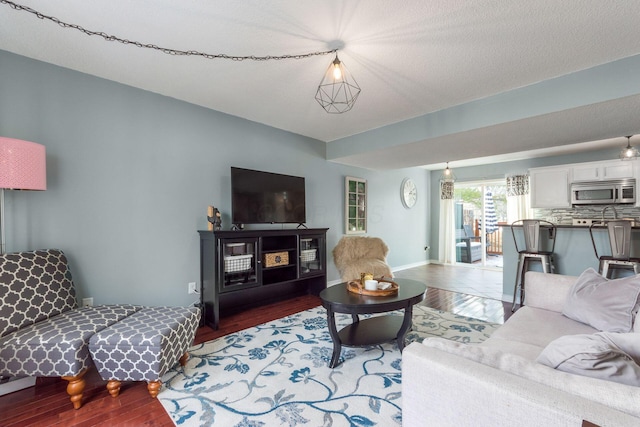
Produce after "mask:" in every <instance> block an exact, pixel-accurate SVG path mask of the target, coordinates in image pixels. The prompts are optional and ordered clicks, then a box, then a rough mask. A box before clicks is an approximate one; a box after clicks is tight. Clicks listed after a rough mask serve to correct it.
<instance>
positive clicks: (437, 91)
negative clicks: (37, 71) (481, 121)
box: [0, 0, 640, 168]
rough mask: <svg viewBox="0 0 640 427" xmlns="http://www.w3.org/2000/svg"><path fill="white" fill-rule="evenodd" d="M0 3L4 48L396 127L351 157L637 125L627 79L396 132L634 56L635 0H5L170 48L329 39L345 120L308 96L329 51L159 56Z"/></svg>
mask: <svg viewBox="0 0 640 427" xmlns="http://www.w3.org/2000/svg"><path fill="white" fill-rule="evenodd" d="M4 2H5V0H0V49H3V50H6V51H9V52H14V53H17V54H20V55H24V56H27V57H30V58H35V59H38V60H41V61H45V62H49V63H52V64H56V65H59V66H62V67H66V68H70V69H73V70H78V71H81V72H84V73H88V74H92V75H95V76H99V77H103V78H106V79H109V80H113V81H117V82H120V83H124V84H127V85H130V86H134V87H138V88H142V89H145V90H149V91H152V92H156V93H159V94H163V95H166V96H170V97H173V98H177V99H180V100H184V101H187V102H191V103H194V104H197V105H201V106H204V107H207V108H211V109H214V110H218V111H222V112H225V113H228V114H232V115H235V116H239V117H243V118H246V119H249V120H253V121H256V122H259V123H264V124H267V125H270V126H273V127H276V128H280V129H284V130H288V131H291V132H295V133H297V134H301V135H305V136H309V137H312V138H316V139H319V140H321V141H325V142H327V143H328V146H331V145H332V144H345V146H346V145H349V144H351V143H353V141H351V139H352V138H353V139H354V140H355V139H357V138H363V137H365V138H366V137H368V136H369V135H372V137H373V136H374V133H375V132H376V131H377V130H379V129H380V128H383V127H385V126H388V125H391V124H396V125H397V127H394V128H393V129H397V132H396V133H395V134H394V133H392V134H391V135H390V136H388V139H389V143H388V145H387V146H376V147H372V148H371V149H367V148H364V149H363V148H357V149H355V151H353V150H352V151H351V152H350V153H349V154H344V155H336V156H334V158H332V159H331V160H334V161H338V162H342V163H346V164H352V165H354V166H367V165H372V164H377V163H380V162H383V161H384V164H385V167H387V168H402V167H408V166H417V165H427V167H431V168H435V167H441V165H442V162H444V161H452V164H457V166H462V165H467V164H477V163H478V162H485V163H486V162H490V161H504V160H508V159H513V158H523V157H527V156H539V155H544V154H547V153H549V152H571V150H574V151H575V150H587V149H596V148H600V147H605V146H612V147H613V146H616V147H617V146H621V145H623V144H624V143H625V142H626V139H625V138H622V137H623V136H624V135H627V134H632V135H635V134H638V133H640V114H639V112H640V96H638V95H639V93H638V92H629V93H625V92H624V90H622V91H620V94H619V95H616V96H614V97H610V99H607V100H606V102H602V100H601V99H598V100H597V99H594V101H593V103H592V104H589V103H583V104H582V105H580V106H570V107H567V108H566V109H564V110H558V109H557V108H555V109H551V108H549V111H548V112H547V113H544V112H541V113H537V114H535V115H533V114H532V115H531V116H529V117H523V118H520V119H518V120H508V121H504V122H502V123H495V124H492V125H487V126H484V125H479V126H477V127H475V128H473V127H472V128H469V129H466V130H464V131H463V130H460V129H456V128H455V126H454V127H453V128H452V129H453V130H451V131H449V132H448V133H447V132H444V133H440V134H437V135H428V132H427V133H425V136H416V137H414V138H413V139H411V138H409V137H407V136H402V134H403V132H404V129H403V128H402V123H403V122H404V121H406V120H408V119H413V118H420V117H430V115H433V114H434V113H437V112H439V111H443V110H447V109H451V108H454V107H456V106H458V107H459V106H461V105H465V104H469V103H471V102H472V101H476V100H482V99H486V98H489V97H492V96H495V95H496V94H509V93H510V92H511V91H514V90H517V89H518V88H523V87H527V86H530V85H536V84H538V83H540V82H545V81H549V80H551V79H554V78H557V77H559V76H566V75H572V74H573V73H578V72H580V71H582V70H586V69H589V68H592V67H595V66H598V65H601V64H606V63H610V62H613V61H616V60H618V59H622V58H627V57H632V56H635V55H638V54H640V43H639V42H638V41H639V40H640V19H639V18H640V2H639V1H637V0H618V1H615V2H608V1H602V0H579V1H578V0H565V1H560V0H536V1H531V0H477V1H469V0H467V1H463V0H403V1H391V0H386V1H385V0H366V1H364V0H361V1H356V0H352V1H340V0H322V1H311V0H269V1H265V0H245V1H218V0H209V1H202V0H137V1H135V2H133V1H130V0H126V1H125V0H103V1H98V0H58V1H55V2H52V1H47V0H15V3H18V4H21V5H24V6H27V7H30V8H32V9H34V10H36V11H38V12H40V13H42V14H44V15H49V16H53V17H55V18H57V19H59V20H61V21H64V22H67V23H72V24H76V25H79V26H81V27H83V28H85V29H87V30H92V31H101V32H104V33H107V34H109V35H114V36H117V37H120V38H123V39H128V40H131V41H137V42H142V43H149V44H154V45H157V46H160V47H166V48H172V49H178V50H194V51H200V52H204V53H210V54H219V53H225V54H229V55H256V56H264V55H290V54H301V53H307V52H316V51H324V50H329V49H332V48H336V47H338V48H340V51H339V55H340V59H341V60H342V61H343V63H344V64H345V65H346V67H347V68H348V69H349V71H350V72H351V73H352V75H353V77H354V78H355V79H356V80H357V82H358V84H359V85H360V87H361V88H362V93H361V94H360V97H359V99H358V101H357V102H356V104H355V106H354V108H353V109H352V110H351V111H349V112H347V113H344V114H340V115H336V114H327V113H326V112H325V111H324V110H323V109H322V108H321V107H320V105H319V104H318V103H317V102H316V101H315V99H314V95H315V91H316V89H317V86H318V84H319V83H320V80H321V78H322V76H323V74H324V71H325V70H326V68H327V67H328V65H329V63H330V62H331V61H332V59H333V57H332V56H315V57H312V58H307V59H300V60H281V61H262V62H256V61H242V62H237V61H230V60H224V59H215V60H210V59H204V58H202V57H196V56H170V55H166V54H163V53H161V52H159V51H157V50H151V49H144V48H139V47H135V46H133V45H124V44H121V43H118V42H108V41H105V40H104V39H103V38H101V37H99V36H91V37H90V36H87V35H85V34H83V33H81V32H79V31H77V30H75V29H68V28H62V27H61V26H59V25H57V24H55V23H53V22H50V21H48V20H42V19H38V18H37V17H36V16H35V15H33V14H31V13H28V12H26V11H20V10H15V9H13V8H11V7H10V6H9V5H7V4H6V3H4ZM636 77H637V78H638V79H640V76H636ZM623 89H624V88H623ZM634 90H635V89H634ZM454 119H455V118H454ZM396 135H397V136H398V140H394V139H395V137H396ZM636 139H638V143H640V137H637V136H636V137H634V140H636ZM337 140H339V141H337ZM632 141H633V140H632ZM574 144H575V145H574ZM541 149H542V151H541ZM559 150H560V151H559ZM562 150H564V151H562ZM478 159H480V160H478ZM429 165H430V166H429Z"/></svg>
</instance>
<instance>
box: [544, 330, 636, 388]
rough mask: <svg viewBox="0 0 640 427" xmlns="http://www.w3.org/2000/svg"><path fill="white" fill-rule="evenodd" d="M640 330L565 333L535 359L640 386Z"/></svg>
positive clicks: (564, 368) (548, 364)
mask: <svg viewBox="0 0 640 427" xmlns="http://www.w3.org/2000/svg"><path fill="white" fill-rule="evenodd" d="M639 361H640V334H637V333H633V332H632V333H626V334H614V333H608V332H598V333H597V334H593V335H566V336H563V337H560V338H558V339H556V340H554V341H552V342H550V343H549V345H547V347H545V349H544V350H542V353H540V355H539V356H538V358H537V359H536V362H538V363H541V364H543V365H546V366H549V367H551V368H554V369H558V370H559V371H563V372H568V373H571V374H576V375H583V376H587V377H592V378H598V379H602V380H607V381H613V382H617V383H621V384H627V385H632V386H636V387H638V386H640V366H639V365H638V362H639Z"/></svg>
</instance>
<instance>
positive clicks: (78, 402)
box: [62, 369, 87, 409]
mask: <svg viewBox="0 0 640 427" xmlns="http://www.w3.org/2000/svg"><path fill="white" fill-rule="evenodd" d="M86 373H87V370H86V369H84V370H82V371H80V373H79V374H78V375H76V376H74V377H62V379H63V380H65V381H68V382H69V384H67V394H68V395H69V399H70V400H71V403H73V409H80V407H81V406H82V392H83V391H84V386H85V381H84V378H83V377H84V374H86Z"/></svg>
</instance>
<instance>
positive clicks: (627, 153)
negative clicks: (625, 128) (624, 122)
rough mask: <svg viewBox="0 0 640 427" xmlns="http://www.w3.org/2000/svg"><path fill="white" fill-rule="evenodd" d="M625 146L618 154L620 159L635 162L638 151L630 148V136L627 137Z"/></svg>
mask: <svg viewBox="0 0 640 427" xmlns="http://www.w3.org/2000/svg"><path fill="white" fill-rule="evenodd" d="M626 138H627V146H626V147H624V148H623V149H622V151H621V152H620V159H622V160H635V159H637V158H638V154H639V153H638V149H637V148H636V147H632V146H631V136H627V137H626Z"/></svg>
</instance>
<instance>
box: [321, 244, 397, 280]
mask: <svg viewBox="0 0 640 427" xmlns="http://www.w3.org/2000/svg"><path fill="white" fill-rule="evenodd" d="M388 253H389V247H388V246H387V245H386V244H385V243H384V242H383V241H382V239H380V238H379V237H360V236H358V237H343V238H342V239H340V241H339V242H338V245H337V246H336V247H335V248H333V261H334V263H335V264H336V267H337V268H338V272H339V273H340V277H341V278H342V281H344V282H347V281H349V280H355V279H360V273H372V274H373V276H374V277H382V276H384V277H387V278H391V277H393V274H392V273H391V269H390V268H389V266H388V265H387V254H388Z"/></svg>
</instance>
